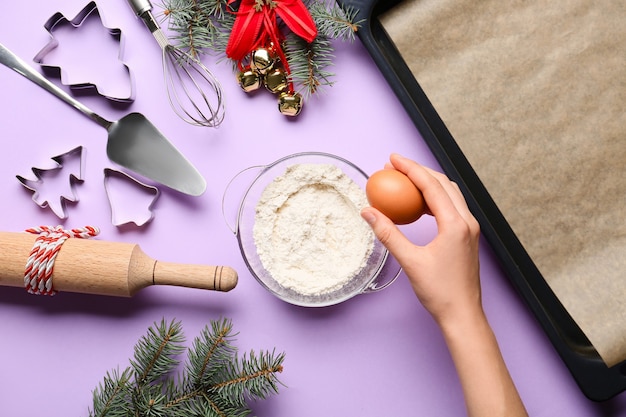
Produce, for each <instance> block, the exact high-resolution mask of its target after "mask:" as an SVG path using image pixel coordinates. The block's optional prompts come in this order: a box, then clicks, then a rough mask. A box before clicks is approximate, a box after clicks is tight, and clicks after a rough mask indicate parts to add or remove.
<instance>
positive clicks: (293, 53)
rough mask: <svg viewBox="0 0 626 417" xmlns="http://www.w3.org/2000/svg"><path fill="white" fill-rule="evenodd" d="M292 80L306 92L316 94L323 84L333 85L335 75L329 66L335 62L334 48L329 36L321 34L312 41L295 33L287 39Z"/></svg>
mask: <svg viewBox="0 0 626 417" xmlns="http://www.w3.org/2000/svg"><path fill="white" fill-rule="evenodd" d="M285 51H286V53H287V57H288V63H289V68H290V70H291V79H292V81H293V82H294V83H295V84H297V85H300V86H302V88H301V90H303V92H304V93H305V94H314V93H316V92H317V91H318V90H319V89H320V88H321V87H322V86H331V85H332V84H333V82H332V81H331V79H332V77H333V76H334V75H335V74H333V73H332V72H330V71H327V68H328V67H329V66H331V65H332V63H333V58H334V55H333V48H332V45H331V42H330V40H329V39H328V38H326V37H324V36H319V35H318V37H317V38H315V40H313V42H311V43H306V42H304V41H303V40H302V39H301V38H299V37H297V36H295V35H292V34H290V35H288V36H287V40H286V41H285Z"/></svg>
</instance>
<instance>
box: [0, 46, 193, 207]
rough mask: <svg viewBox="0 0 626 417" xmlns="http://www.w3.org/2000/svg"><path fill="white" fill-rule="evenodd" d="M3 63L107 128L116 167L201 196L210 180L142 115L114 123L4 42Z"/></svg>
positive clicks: (109, 150) (110, 154)
mask: <svg viewBox="0 0 626 417" xmlns="http://www.w3.org/2000/svg"><path fill="white" fill-rule="evenodd" d="M0 63H1V64H3V65H5V66H7V67H8V68H10V69H12V70H14V71H15V72H17V73H18V74H21V75H23V76H24V77H26V78H27V79H29V80H30V81H32V82H33V83H35V84H37V85H38V86H40V87H42V88H43V89H44V90H46V91H48V92H49V93H51V94H53V95H55V96H56V97H57V98H59V99H61V100H63V101H64V102H65V103H67V104H69V105H70V106H72V107H74V108H75V109H76V110H78V111H80V112H81V113H83V114H84V115H85V116H87V117H89V118H90V119H91V120H93V121H95V122H96V123H98V124H99V125H100V126H102V127H104V128H105V129H106V130H107V132H108V141H107V156H108V157H109V159H110V160H111V161H113V162H115V163H116V164H119V165H121V166H123V167H125V168H127V169H129V170H131V171H134V172H136V173H138V174H140V175H142V176H144V177H146V178H149V179H151V180H154V181H156V182H158V183H161V184H163V185H165V186H167V187H170V188H172V189H174V190H177V191H180V192H182V193H185V194H189V195H193V196H198V195H200V194H202V193H204V191H205V190H206V181H205V180H204V178H203V177H202V175H200V173H199V172H198V170H197V169H196V168H195V167H194V166H193V165H192V164H191V163H190V162H189V161H188V160H187V159H186V158H185V157H184V156H183V154H181V153H180V151H178V149H176V148H175V147H174V145H173V144H172V143H171V142H170V141H169V140H168V139H167V138H166V137H165V136H163V134H162V133H161V132H160V131H159V130H158V129H157V128H156V127H155V126H154V125H153V124H152V123H151V122H150V121H149V120H148V119H147V118H146V117H145V116H144V115H142V114H141V113H130V114H127V115H126V116H124V117H122V118H121V119H120V120H118V121H115V122H110V121H108V120H106V119H104V118H103V117H101V116H99V115H98V114H96V113H94V112H93V111H92V110H90V109H89V108H87V107H86V106H85V105H83V104H82V103H80V102H79V101H78V100H76V99H74V98H73V97H72V96H70V95H69V94H67V93H66V92H65V91H63V90H62V89H61V88H59V87H57V86H56V85H55V84H53V83H52V82H50V81H49V80H47V79H46V78H45V77H44V76H43V75H41V74H40V73H39V72H37V71H35V70H34V69H33V68H32V67H30V66H29V65H28V64H26V63H25V62H24V61H23V60H22V59H21V58H19V57H18V56H17V55H15V54H14V53H13V52H11V51H10V50H9V49H7V48H6V47H5V46H4V45H2V44H1V43H0Z"/></svg>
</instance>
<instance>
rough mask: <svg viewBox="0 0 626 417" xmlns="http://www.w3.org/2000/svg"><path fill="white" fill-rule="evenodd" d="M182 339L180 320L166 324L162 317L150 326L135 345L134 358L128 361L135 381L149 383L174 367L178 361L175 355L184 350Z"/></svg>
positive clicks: (183, 339)
mask: <svg viewBox="0 0 626 417" xmlns="http://www.w3.org/2000/svg"><path fill="white" fill-rule="evenodd" d="M155 324H156V323H155ZM184 341H185V337H184V335H183V334H182V326H181V323H180V322H177V321H174V320H172V321H171V322H170V323H169V324H168V323H166V322H165V319H163V320H161V323H160V324H159V325H158V326H156V327H150V329H148V334H146V335H145V336H143V337H142V338H141V339H140V340H139V342H138V343H137V345H136V346H135V355H134V358H135V360H134V361H133V360H131V362H130V363H131V365H132V367H133V369H134V371H135V381H136V382H137V383H138V384H140V385H145V384H151V383H154V382H156V381H158V380H159V378H161V377H162V376H163V375H167V374H168V373H169V372H171V371H172V370H173V369H174V368H176V366H178V363H179V361H178V360H177V359H176V356H177V355H179V354H180V353H182V352H183V351H184V350H185V347H184V346H183V345H182V344H183V342H184Z"/></svg>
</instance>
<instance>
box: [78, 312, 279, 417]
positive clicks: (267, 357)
mask: <svg viewBox="0 0 626 417" xmlns="http://www.w3.org/2000/svg"><path fill="white" fill-rule="evenodd" d="M235 336H236V334H234V333H233V329H232V322H231V321H230V320H228V319H222V320H218V321H211V323H210V324H209V325H207V326H205V328H204V329H203V330H202V331H201V333H200V335H199V336H198V337H196V338H195V339H194V341H193V343H192V346H191V347H190V348H189V349H187V348H185V346H184V342H185V337H184V334H183V329H182V325H181V323H180V322H179V321H176V320H172V321H170V322H166V321H165V320H162V321H161V322H160V323H154V325H153V326H151V327H150V328H149V329H148V332H147V334H146V335H144V336H143V337H141V338H140V339H139V341H138V342H137V344H136V345H135V349H134V356H133V359H131V361H130V366H129V367H127V368H126V369H124V370H123V371H122V372H120V371H119V370H115V371H111V372H108V373H107V374H106V375H105V376H104V379H103V381H102V382H101V383H100V384H99V385H98V387H97V388H96V389H95V390H94V391H93V409H91V410H89V416H90V417H128V416H136V417H149V416H150V417H152V416H154V417H161V416H163V417H164V416H168V417H179V416H180V417H183V416H184V417H194V416H204V417H207V416H209V417H210V416H215V417H223V416H232V417H243V416H247V415H248V414H249V413H250V412H251V410H250V408H249V406H248V405H247V402H248V401H249V400H252V399H265V398H267V397H268V396H269V395H271V394H277V393H278V386H279V385H280V382H279V380H278V378H277V376H276V374H277V373H280V372H282V369H283V366H282V363H283V361H284V358H285V355H284V353H280V354H277V353H276V352H275V351H271V352H270V351H261V352H260V353H258V354H256V353H255V352H254V351H251V352H249V353H248V354H244V355H243V356H242V357H241V358H240V357H239V356H238V353H237V348H236V347H235V346H234V345H233V342H234V338H235ZM186 349H187V361H186V363H185V364H184V366H183V367H182V371H181V373H180V374H178V375H176V370H177V369H178V367H179V364H180V360H179V359H178V357H179V356H180V355H181V354H182V353H183V352H184V351H185V350H186Z"/></svg>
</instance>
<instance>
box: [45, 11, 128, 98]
mask: <svg viewBox="0 0 626 417" xmlns="http://www.w3.org/2000/svg"><path fill="white" fill-rule="evenodd" d="M92 15H97V16H98V17H99V21H100V23H101V24H102V26H103V27H104V28H105V29H106V30H107V31H108V32H109V33H110V34H111V36H113V38H114V39H115V40H116V41H117V42H118V43H119V54H118V60H119V61H120V62H121V63H122V64H123V65H124V68H125V69H126V72H127V73H128V77H129V80H130V81H129V84H130V85H129V88H130V93H129V95H128V96H127V97H116V96H113V95H107V94H104V93H103V92H102V91H100V88H99V87H98V86H97V85H96V84H95V83H92V82H84V83H76V84H66V83H65V82H64V81H63V70H62V68H61V67H60V66H55V65H48V64H46V63H45V62H44V60H45V57H46V55H47V54H48V53H49V52H50V51H52V50H53V49H55V48H56V47H57V46H58V45H59V41H58V40H57V39H56V38H55V36H54V31H55V29H56V28H57V27H59V26H61V25H68V24H69V25H71V26H72V27H73V28H74V29H76V28H78V27H80V26H81V25H82V24H83V22H85V20H87V18H88V17H90V16H92ZM44 28H45V29H46V31H48V33H49V34H50V41H49V42H48V44H47V45H46V46H45V47H44V48H43V49H42V50H41V51H39V53H37V55H35V58H33V60H34V61H35V62H36V63H38V64H40V65H41V67H42V69H43V70H44V71H48V72H50V73H52V74H55V75H57V76H58V77H59V78H60V79H61V83H62V84H63V85H67V86H69V88H70V90H73V91H77V90H93V91H95V92H96V93H97V94H98V95H100V96H102V97H104V98H106V99H108V100H112V101H116V102H121V103H130V102H132V101H134V100H135V83H134V79H133V73H132V71H131V70H130V67H129V66H128V65H127V64H126V63H125V62H124V61H123V51H124V38H123V37H122V31H121V29H118V28H109V27H107V26H106V25H105V24H104V22H103V21H102V16H101V15H100V12H99V11H98V6H97V5H96V2H95V1H91V2H89V3H88V4H87V5H86V6H85V7H84V8H83V9H82V10H81V11H80V12H79V13H78V14H77V15H76V17H74V18H73V19H71V20H69V19H68V18H66V17H65V16H64V15H63V14H62V13H60V12H57V13H55V14H53V15H52V16H51V17H50V18H49V19H48V21H47V22H46V23H45V24H44Z"/></svg>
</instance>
